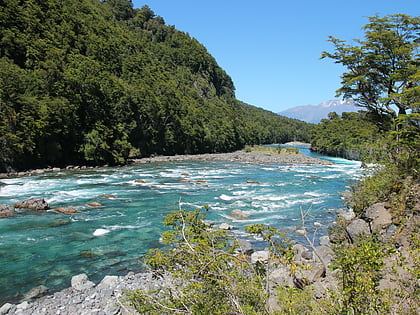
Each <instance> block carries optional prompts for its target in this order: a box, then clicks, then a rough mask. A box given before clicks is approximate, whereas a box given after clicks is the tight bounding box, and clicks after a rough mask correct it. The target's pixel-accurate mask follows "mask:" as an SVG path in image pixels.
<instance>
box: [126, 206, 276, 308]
mask: <svg viewBox="0 0 420 315" xmlns="http://www.w3.org/2000/svg"><path fill="white" fill-rule="evenodd" d="M204 219H205V215H204V213H202V212H200V210H195V211H190V212H187V211H185V210H179V211H176V212H174V213H171V214H169V215H168V216H167V217H166V218H165V221H164V223H165V225H166V226H168V227H171V229H170V230H168V231H166V232H164V234H163V235H162V239H163V242H164V243H166V244H168V245H171V248H168V249H164V250H162V249H155V250H152V251H150V253H149V254H148V255H147V263H148V265H149V266H151V267H152V268H153V270H156V271H157V272H159V273H162V272H164V273H165V274H166V273H170V277H171V279H178V282H174V283H176V284H173V285H167V286H166V289H162V291H161V292H160V293H159V299H158V300H157V299H156V296H154V295H153V292H144V291H141V290H138V291H135V292H132V293H131V295H130V297H129V301H130V303H131V304H132V305H133V306H135V307H136V309H137V310H138V311H139V312H140V313H142V314H148V313H150V312H151V313H159V314H165V313H169V311H170V310H171V311H173V312H184V313H189V314H227V313H235V314H266V313H268V310H267V309H266V298H267V296H266V292H265V290H264V286H263V282H262V277H261V276H260V275H259V274H258V273H257V272H256V271H255V270H254V268H253V266H252V265H250V263H249V262H248V261H247V259H246V257H244V256H243V254H240V252H239V253H238V252H237V249H238V244H237V242H235V241H234V240H232V239H230V238H229V237H228V236H227V234H226V231H222V230H218V229H214V228H212V227H211V225H209V224H208V223H205V221H204ZM166 279H168V277H166ZM174 281H176V280H174Z"/></svg>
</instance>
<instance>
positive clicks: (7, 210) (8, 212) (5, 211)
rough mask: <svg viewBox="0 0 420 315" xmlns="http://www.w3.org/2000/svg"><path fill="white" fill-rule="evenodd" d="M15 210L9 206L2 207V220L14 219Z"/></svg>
mask: <svg viewBox="0 0 420 315" xmlns="http://www.w3.org/2000/svg"><path fill="white" fill-rule="evenodd" d="M14 215H15V209H14V208H13V207H11V206H9V205H0V218H8V217H13V216H14Z"/></svg>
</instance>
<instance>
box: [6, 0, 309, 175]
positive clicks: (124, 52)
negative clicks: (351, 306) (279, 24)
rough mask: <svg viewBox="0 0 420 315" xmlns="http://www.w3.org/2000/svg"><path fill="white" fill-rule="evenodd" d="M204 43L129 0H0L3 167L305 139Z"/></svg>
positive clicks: (300, 126) (113, 160)
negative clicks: (241, 89)
mask: <svg viewBox="0 0 420 315" xmlns="http://www.w3.org/2000/svg"><path fill="white" fill-rule="evenodd" d="M234 91H235V88H234V84H233V82H232V80H231V78H230V77H229V76H228V75H227V74H226V72H225V71H224V70H223V69H221V68H220V67H219V66H218V64H217V62H216V60H215V59H214V58H213V57H212V56H211V55H210V54H209V53H208V52H207V50H206V48H205V47H204V46H203V45H201V44H200V43H199V42H198V41H197V40H196V39H194V38H191V37H190V36H189V35H188V34H187V33H184V32H180V31H178V30H176V29H175V28H174V27H173V26H169V25H166V24H165V21H164V19H163V18H162V17H160V16H158V15H156V14H155V13H154V12H153V10H152V9H151V8H150V7H148V6H143V7H142V8H141V9H135V8H133V4H132V2H131V1H128V0H104V1H98V0H78V1H76V0H43V1H40V0H23V1H14V0H5V1H2V2H1V3H0V172H2V171H3V172H4V171H8V170H12V169H15V170H18V169H28V168H35V167H45V166H61V165H66V164H82V163H86V164H91V165H102V164H120V163H124V162H125V161H126V160H127V159H128V158H130V157H140V156H148V155H151V154H166V155H171V154H182V153H203V152H222V151H231V150H235V149H239V148H242V147H243V146H244V145H245V144H260V143H268V142H281V141H288V140H293V139H296V140H306V141H308V140H309V138H308V132H305V131H303V130H304V129H308V128H309V125H307V124H305V123H303V122H299V121H296V120H291V119H286V118H284V117H280V116H278V115H275V114H274V113H270V112H267V111H264V110H262V109H258V108H255V107H252V106H248V105H246V104H242V103H241V102H239V101H238V100H237V99H236V98H235V93H234Z"/></svg>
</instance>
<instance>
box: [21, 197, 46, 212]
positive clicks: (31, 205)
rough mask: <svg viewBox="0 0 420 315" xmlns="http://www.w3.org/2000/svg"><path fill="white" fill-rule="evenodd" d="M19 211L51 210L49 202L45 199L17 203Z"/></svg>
mask: <svg viewBox="0 0 420 315" xmlns="http://www.w3.org/2000/svg"><path fill="white" fill-rule="evenodd" d="M14 207H15V208H17V209H30V210H48V209H49V208H50V206H49V204H48V202H46V201H45V199H44V198H31V199H27V200H24V201H20V202H17V203H15V205H14Z"/></svg>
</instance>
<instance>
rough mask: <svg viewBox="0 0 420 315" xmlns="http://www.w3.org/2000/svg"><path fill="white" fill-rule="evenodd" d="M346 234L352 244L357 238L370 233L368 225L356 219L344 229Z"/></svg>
mask: <svg viewBox="0 0 420 315" xmlns="http://www.w3.org/2000/svg"><path fill="white" fill-rule="evenodd" d="M346 232H347V234H348V236H349V238H350V240H351V241H352V242H354V241H355V240H356V239H357V238H358V237H360V236H362V235H363V234H369V233H370V228H369V224H368V223H367V222H366V221H364V220H362V219H356V220H354V221H352V222H351V223H350V224H349V225H348V226H347V227H346Z"/></svg>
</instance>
